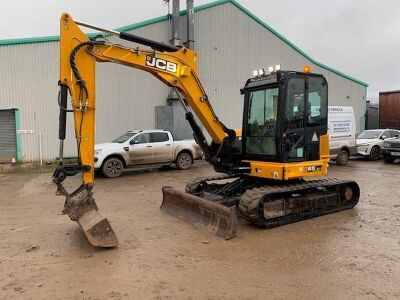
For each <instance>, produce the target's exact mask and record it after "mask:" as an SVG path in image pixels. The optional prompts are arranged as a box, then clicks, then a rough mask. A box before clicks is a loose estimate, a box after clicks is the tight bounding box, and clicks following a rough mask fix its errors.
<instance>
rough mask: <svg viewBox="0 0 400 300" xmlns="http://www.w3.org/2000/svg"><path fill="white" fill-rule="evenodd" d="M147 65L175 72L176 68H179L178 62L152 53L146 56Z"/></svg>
mask: <svg viewBox="0 0 400 300" xmlns="http://www.w3.org/2000/svg"><path fill="white" fill-rule="evenodd" d="M146 65H147V66H149V67H154V68H157V69H160V70H165V71H168V72H173V73H176V70H177V68H178V66H177V64H176V63H173V62H170V61H167V60H165V59H162V58H157V57H154V56H150V55H147V57H146Z"/></svg>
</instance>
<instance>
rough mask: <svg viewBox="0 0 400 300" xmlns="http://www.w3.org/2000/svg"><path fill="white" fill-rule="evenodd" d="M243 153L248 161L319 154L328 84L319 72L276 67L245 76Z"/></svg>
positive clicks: (289, 159)
mask: <svg viewBox="0 0 400 300" xmlns="http://www.w3.org/2000/svg"><path fill="white" fill-rule="evenodd" d="M241 92H242V94H244V110H243V111H244V114H243V128H242V143H243V145H242V152H243V153H242V157H243V159H244V160H249V161H264V162H280V163H291V162H302V161H316V160H319V159H320V137H321V136H323V135H326V134H327V121H328V120H327V107H328V85H327V82H326V80H325V78H324V77H323V76H322V75H319V74H310V73H300V72H291V71H280V70H278V71H276V72H272V73H270V74H267V75H262V74H260V75H257V76H255V77H254V78H250V79H249V80H247V82H246V84H245V87H244V88H243V89H242V90H241Z"/></svg>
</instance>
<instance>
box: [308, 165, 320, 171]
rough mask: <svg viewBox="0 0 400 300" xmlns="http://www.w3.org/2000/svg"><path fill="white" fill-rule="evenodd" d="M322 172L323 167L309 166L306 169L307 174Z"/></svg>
mask: <svg viewBox="0 0 400 300" xmlns="http://www.w3.org/2000/svg"><path fill="white" fill-rule="evenodd" d="M321 170H322V166H307V167H306V172H317V171H321Z"/></svg>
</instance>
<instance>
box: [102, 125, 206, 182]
mask: <svg viewBox="0 0 400 300" xmlns="http://www.w3.org/2000/svg"><path fill="white" fill-rule="evenodd" d="M202 156H203V153H202V151H201V148H200V146H199V145H198V144H197V143H196V142H195V141H194V140H182V141H174V139H173V136H172V134H171V132H169V131H167V130H157V129H155V130H134V131H128V132H126V133H124V134H123V135H121V136H120V137H118V138H116V139H114V140H113V141H112V142H111V143H104V144H96V145H95V157H94V167H95V169H97V170H101V172H102V173H103V174H104V176H106V177H109V178H112V177H118V176H121V175H122V172H123V170H124V169H127V168H133V167H134V168H138V167H139V168H143V167H146V168H147V167H150V166H151V167H162V166H170V165H171V164H173V163H175V165H176V166H177V168H178V169H180V170H185V169H189V168H190V166H191V165H192V164H193V161H194V160H195V159H200V158H201V157H202Z"/></svg>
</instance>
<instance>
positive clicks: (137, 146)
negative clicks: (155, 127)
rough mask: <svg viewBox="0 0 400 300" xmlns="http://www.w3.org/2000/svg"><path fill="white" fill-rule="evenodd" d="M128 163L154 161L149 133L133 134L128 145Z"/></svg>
mask: <svg viewBox="0 0 400 300" xmlns="http://www.w3.org/2000/svg"><path fill="white" fill-rule="evenodd" d="M128 154H129V160H130V161H129V165H142V164H152V163H154V153H153V146H152V144H151V143H150V134H149V133H140V134H138V135H137V136H135V137H134V138H133V139H132V140H131V141H130V145H129V151H128Z"/></svg>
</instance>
